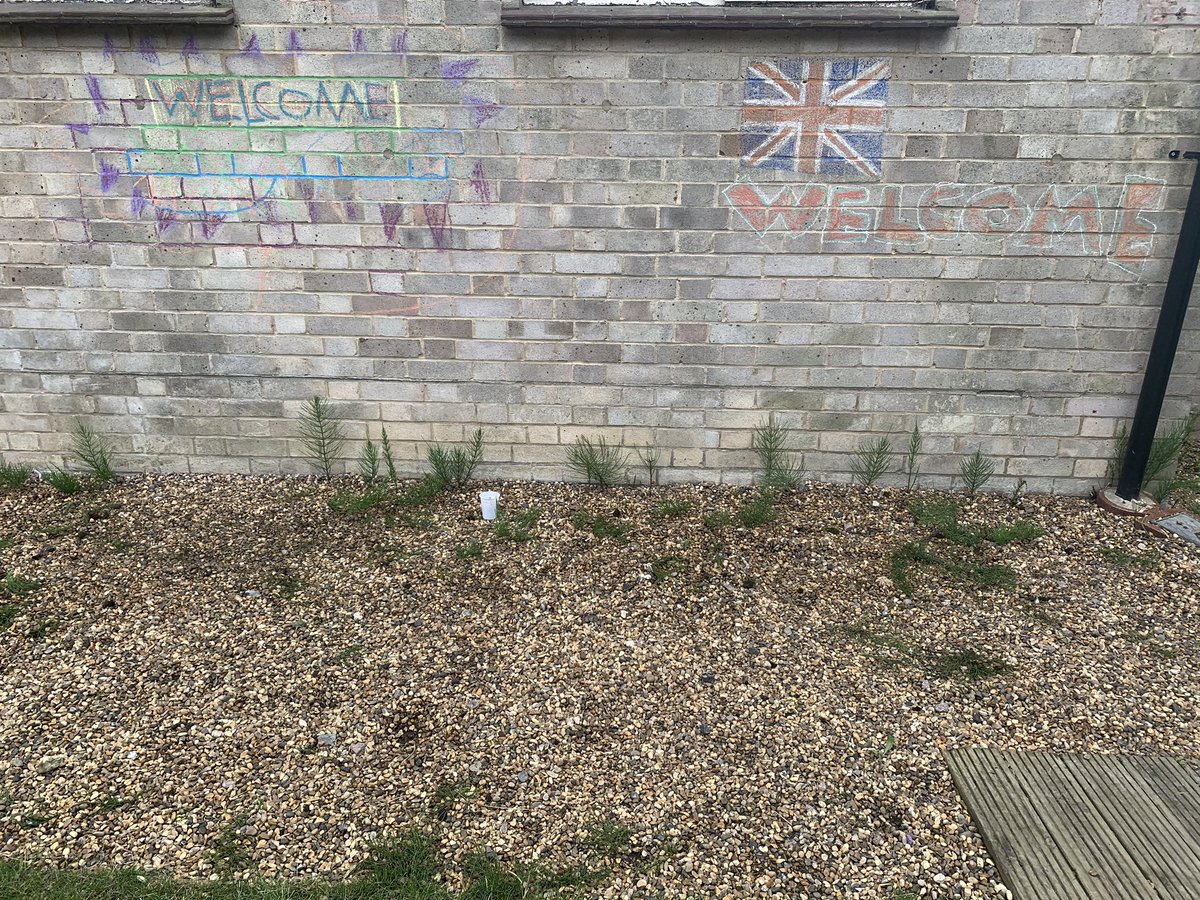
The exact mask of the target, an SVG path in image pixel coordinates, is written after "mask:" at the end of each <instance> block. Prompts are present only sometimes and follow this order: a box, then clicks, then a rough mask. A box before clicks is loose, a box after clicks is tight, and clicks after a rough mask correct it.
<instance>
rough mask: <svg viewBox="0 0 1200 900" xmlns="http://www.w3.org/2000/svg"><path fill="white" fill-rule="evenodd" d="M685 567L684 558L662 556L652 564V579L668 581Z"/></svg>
mask: <svg viewBox="0 0 1200 900" xmlns="http://www.w3.org/2000/svg"><path fill="white" fill-rule="evenodd" d="M683 565H684V560H683V558H682V557H679V556H660V557H658V559H655V560H652V561H651V563H650V579H651V580H652V581H658V582H662V581H666V580H667V579H668V578H670V577H671V576H672V575H674V574H675V573H676V572H678V571H679V570H680V569H682V568H683Z"/></svg>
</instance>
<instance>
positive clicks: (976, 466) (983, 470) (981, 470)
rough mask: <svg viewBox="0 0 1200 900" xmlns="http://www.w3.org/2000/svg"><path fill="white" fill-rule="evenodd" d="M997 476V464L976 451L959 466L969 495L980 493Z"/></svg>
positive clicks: (980, 451)
mask: <svg viewBox="0 0 1200 900" xmlns="http://www.w3.org/2000/svg"><path fill="white" fill-rule="evenodd" d="M995 474H996V464H995V463H994V462H992V461H991V460H990V459H988V458H987V457H986V456H984V455H983V451H982V450H976V451H975V452H974V453H972V454H971V455H970V456H968V457H966V458H965V459H963V460H962V461H961V462H960V463H959V464H958V475H959V477H960V478H961V479H962V481H963V487H964V488H966V490H967V493H968V494H975V493H978V492H979V491H980V490H981V489H982V488H983V486H984V485H985V484H987V483H988V482H989V481H991V478H992V476H993V475H995Z"/></svg>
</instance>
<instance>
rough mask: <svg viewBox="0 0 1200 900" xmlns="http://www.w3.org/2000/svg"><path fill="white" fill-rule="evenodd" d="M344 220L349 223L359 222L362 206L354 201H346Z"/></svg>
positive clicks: (361, 215)
mask: <svg viewBox="0 0 1200 900" xmlns="http://www.w3.org/2000/svg"><path fill="white" fill-rule="evenodd" d="M345 209H346V219H347V220H349V221H351V222H361V221H362V217H363V213H362V205H361V204H359V203H358V202H356V201H354V200H347V201H346V203H345Z"/></svg>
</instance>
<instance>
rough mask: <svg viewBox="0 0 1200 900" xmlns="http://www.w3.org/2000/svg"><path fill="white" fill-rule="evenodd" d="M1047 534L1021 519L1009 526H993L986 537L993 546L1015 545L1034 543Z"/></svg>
mask: <svg viewBox="0 0 1200 900" xmlns="http://www.w3.org/2000/svg"><path fill="white" fill-rule="evenodd" d="M1045 533H1046V532H1045V529H1042V528H1039V527H1038V526H1036V525H1034V524H1033V523H1032V522H1026V521H1025V520H1023V519H1021V520H1018V521H1016V522H1012V523H1010V524H1008V525H996V526H993V527H992V528H989V529H988V530H987V532H986V536H987V539H988V540H989V541H991V542H992V543H993V544H1014V543H1022V542H1024V541H1032V540H1033V539H1034V538H1039V537H1041V536H1042V535H1043V534H1045Z"/></svg>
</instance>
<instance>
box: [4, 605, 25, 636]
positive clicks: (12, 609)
mask: <svg viewBox="0 0 1200 900" xmlns="http://www.w3.org/2000/svg"><path fill="white" fill-rule="evenodd" d="M20 614H21V604H20V603H0V631H5V630H7V629H8V626H9V625H11V624H12V623H13V622H15V621H16V619H17V616H19V615H20Z"/></svg>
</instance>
